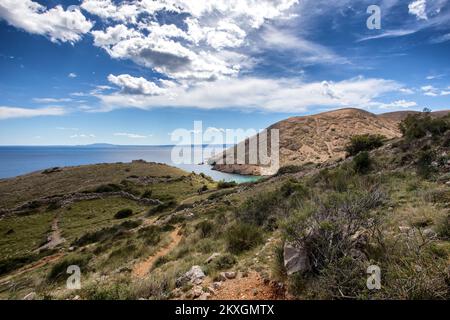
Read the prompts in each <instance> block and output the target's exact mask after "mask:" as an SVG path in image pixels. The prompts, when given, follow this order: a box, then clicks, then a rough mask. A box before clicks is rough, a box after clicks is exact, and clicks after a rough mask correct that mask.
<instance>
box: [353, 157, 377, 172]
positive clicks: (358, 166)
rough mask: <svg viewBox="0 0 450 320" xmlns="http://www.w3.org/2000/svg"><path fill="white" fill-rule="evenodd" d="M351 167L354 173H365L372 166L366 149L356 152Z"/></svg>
mask: <svg viewBox="0 0 450 320" xmlns="http://www.w3.org/2000/svg"><path fill="white" fill-rule="evenodd" d="M352 163H353V169H354V170H355V172H356V173H359V174H365V173H367V172H369V171H370V169H371V167H372V159H371V158H370V155H369V153H368V152H367V151H363V152H360V153H358V154H357V155H356V156H355V157H354V158H353V161H352Z"/></svg>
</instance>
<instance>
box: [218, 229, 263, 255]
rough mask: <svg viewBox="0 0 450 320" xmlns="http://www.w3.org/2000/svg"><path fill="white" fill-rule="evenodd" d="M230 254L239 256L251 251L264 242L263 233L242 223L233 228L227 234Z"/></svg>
mask: <svg viewBox="0 0 450 320" xmlns="http://www.w3.org/2000/svg"><path fill="white" fill-rule="evenodd" d="M226 241H227V246H228V250H230V252H232V253H235V254H239V253H241V252H244V251H247V250H250V249H252V248H254V247H256V246H257V245H258V244H260V243H262V242H263V234H262V231H261V230H260V229H259V228H258V227H256V226H253V225H250V224H245V223H240V224H235V225H233V226H231V227H230V228H229V229H228V231H227V233H226Z"/></svg>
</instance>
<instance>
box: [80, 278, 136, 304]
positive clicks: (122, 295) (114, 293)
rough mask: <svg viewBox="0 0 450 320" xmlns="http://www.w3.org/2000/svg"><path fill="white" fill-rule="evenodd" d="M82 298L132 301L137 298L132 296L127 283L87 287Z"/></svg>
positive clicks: (119, 282)
mask: <svg viewBox="0 0 450 320" xmlns="http://www.w3.org/2000/svg"><path fill="white" fill-rule="evenodd" d="M83 297H84V298H85V299H88V300H134V299H138V298H139V297H136V296H134V295H133V293H132V288H131V285H130V283H129V281H118V282H115V283H112V284H109V283H108V284H107V285H98V284H97V285H92V286H89V287H88V288H86V289H85V290H84V292H83Z"/></svg>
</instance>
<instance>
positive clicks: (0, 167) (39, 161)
mask: <svg viewBox="0 0 450 320" xmlns="http://www.w3.org/2000/svg"><path fill="white" fill-rule="evenodd" d="M171 150H172V147H171V146H108V147H92V146H88V147H83V146H73V147H65V146H63V147H61V146H58V147H56V146H55V147H53V146H51V147H31V146H30V147H0V178H11V177H15V176H18V175H22V174H26V173H30V172H33V171H38V170H43V169H47V168H51V167H65V166H78V165H85V164H95V163H114V162H131V161H132V160H137V159H143V160H146V161H153V162H161V163H166V164H168V165H172V166H176V167H179V168H181V169H183V170H186V171H188V172H191V171H194V172H196V173H201V172H203V173H204V174H206V175H209V176H210V177H212V178H213V179H214V180H217V181H218V180H225V181H236V182H247V181H254V180H256V179H257V177H251V176H242V175H237V174H228V173H223V172H219V171H214V170H211V167H210V166H209V165H206V164H205V165H198V164H180V165H177V164H174V163H173V162H172V161H171Z"/></svg>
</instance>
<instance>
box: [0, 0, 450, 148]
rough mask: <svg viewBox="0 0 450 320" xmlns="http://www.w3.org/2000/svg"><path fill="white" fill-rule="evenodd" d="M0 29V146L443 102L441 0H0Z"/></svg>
mask: <svg viewBox="0 0 450 320" xmlns="http://www.w3.org/2000/svg"><path fill="white" fill-rule="evenodd" d="M370 5H377V6H379V8H380V10H381V11H380V12H381V29H368V28H367V25H366V21H367V19H368V18H369V16H370V13H367V8H368V6H370ZM0 39H1V41H0V145H55V144H56V145H73V144H88V143H99V142H106V143H116V144H170V143H171V141H170V136H169V133H170V132H172V131H173V130H175V129H177V128H186V129H192V127H193V121H194V120H201V121H203V126H204V128H207V127H213V128H230V129H234V128H244V129H249V128H254V129H261V128H265V127H267V126H268V125H270V124H272V123H274V122H276V121H279V120H282V119H285V118H287V117H289V116H294V115H305V114H312V113H317V112H321V111H326V110H332V109H338V108H344V107H357V108H362V109H366V110H368V111H371V112H374V113H382V112H389V111H396V110H422V109H423V108H424V107H428V108H431V109H432V110H441V109H450V81H449V79H450V64H449V62H450V58H449V57H450V0H403V1H402V0H384V1H373V0H371V1H365V0H363V1H351V0H337V1H333V3H332V4H330V3H329V1H325V0H304V1H302V0H299V1H296V0H271V1H269V0H266V1H265V0H261V1H258V2H254V1H247V0H240V1H237V0H227V1H225V0H216V1H198V2H197V1H183V0H160V1H156V2H155V1H146V0H130V1H120V2H119V1H112V0H83V1H77V0H73V1H36V0H34V1H32V0H22V1H14V0H0Z"/></svg>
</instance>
